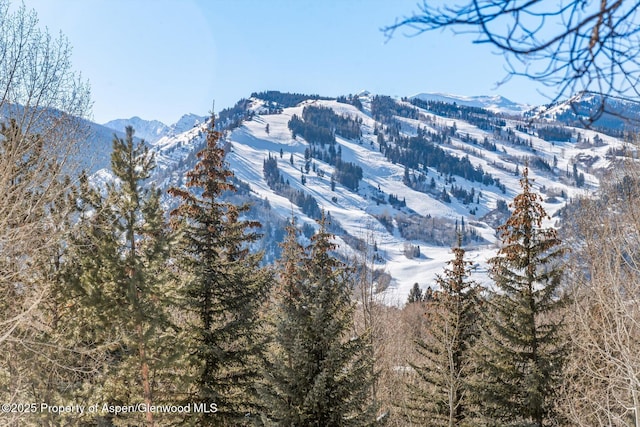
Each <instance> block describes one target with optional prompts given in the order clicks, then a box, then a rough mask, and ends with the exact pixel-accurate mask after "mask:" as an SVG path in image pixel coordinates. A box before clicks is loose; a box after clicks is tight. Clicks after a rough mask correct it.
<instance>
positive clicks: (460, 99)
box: [410, 92, 531, 116]
mask: <svg viewBox="0 0 640 427" xmlns="http://www.w3.org/2000/svg"><path fill="white" fill-rule="evenodd" d="M410 98H411V99H413V98H417V99H421V100H423V101H438V102H447V103H454V102H455V103H457V104H460V105H466V106H468V107H478V108H484V109H486V110H489V111H493V112H495V113H504V114H510V115H518V116H519V115H522V113H524V112H525V111H527V110H529V109H530V108H531V107H530V106H528V105H525V104H518V103H517V102H513V101H511V100H510V99H507V98H505V97H504V96H502V95H479V96H462V95H454V94H450V93H440V92H435V93H429V92H427V93H419V94H416V95H413V96H411V97H410Z"/></svg>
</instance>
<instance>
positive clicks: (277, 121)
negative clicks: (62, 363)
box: [101, 92, 624, 303]
mask: <svg viewBox="0 0 640 427" xmlns="http://www.w3.org/2000/svg"><path fill="white" fill-rule="evenodd" d="M387 99H388V100H389V102H390V103H391V104H393V108H392V109H391V110H389V111H388V112H386V113H385V112H383V113H381V112H380V108H381V107H380V105H381V104H380V102H379V98H378V97H375V96H373V95H371V94H369V93H368V92H361V93H360V94H359V95H358V96H356V97H354V98H352V99H350V100H348V102H349V103H344V102H337V101H335V100H319V99H315V100H314V99H307V100H304V101H302V102H300V103H298V102H297V99H296V102H290V103H288V102H287V98H286V97H284V98H283V99H282V100H280V99H279V100H278V101H275V100H264V99H256V98H251V99H249V101H248V102H243V104H242V108H241V109H239V107H234V108H235V109H233V110H232V113H233V117H238V115H239V114H240V115H241V116H242V117H244V120H242V121H240V122H237V121H229V123H231V122H235V124H234V125H233V128H232V129H229V130H228V131H227V133H226V137H225V141H224V142H223V143H224V144H225V146H226V148H227V150H228V154H227V159H226V160H227V162H228V164H229V167H230V168H231V170H232V171H233V172H234V173H235V176H236V178H238V179H239V180H240V181H242V182H244V183H245V184H246V185H245V188H246V189H248V191H249V193H248V194H249V195H250V196H251V197H253V200H257V201H264V200H267V201H268V206H269V213H268V216H269V217H271V218H276V217H277V218H281V219H286V218H288V217H289V216H290V215H291V213H292V212H293V214H294V215H296V216H297V217H298V223H299V224H306V225H307V227H309V226H315V220H314V218H313V217H314V214H313V213H310V212H313V211H310V210H309V209H308V206H306V201H308V200H307V199H310V198H313V200H314V201H315V203H317V206H318V207H319V208H320V209H322V210H324V211H325V212H326V213H327V214H330V216H331V220H332V222H333V223H334V230H335V233H336V234H337V236H338V237H337V239H338V243H339V244H340V247H341V251H342V252H343V254H345V256H350V255H353V254H354V253H355V251H356V248H357V247H358V246H360V245H361V244H362V243H363V242H368V243H369V251H370V253H371V254H372V256H373V257H374V260H375V267H376V268H377V269H379V270H381V271H385V272H387V273H388V274H389V275H390V276H391V277H392V280H391V283H390V285H389V287H388V288H387V290H386V292H387V295H388V298H387V301H389V302H398V303H402V302H403V301H404V300H405V299H406V295H407V294H408V292H409V290H410V288H411V287H412V285H413V283H415V282H417V283H419V284H420V286H421V287H423V288H426V287H427V286H434V278H435V275H436V274H439V273H441V272H442V269H443V267H444V265H445V263H446V262H447V261H448V260H449V259H451V257H452V254H451V250H450V247H451V245H454V244H455V242H456V240H457V235H458V233H462V234H463V235H464V238H465V247H466V249H467V250H468V257H469V259H470V260H471V261H472V262H473V263H474V264H475V266H476V273H477V274H476V277H475V278H476V280H479V281H480V282H483V281H485V282H486V281H487V278H486V260H487V259H488V258H489V257H490V256H492V255H493V254H494V253H495V244H496V243H497V237H496V232H495V228H496V227H497V226H498V225H500V224H501V223H502V221H504V219H505V218H506V217H507V216H508V212H506V211H505V207H506V203H508V202H510V201H511V200H512V199H513V197H514V196H515V195H516V194H517V193H518V192H519V179H520V176H519V172H520V171H521V170H522V168H524V167H525V164H529V167H530V177H532V178H533V179H534V188H535V189H536V190H537V191H539V192H540V193H541V194H542V196H543V198H544V200H545V202H544V206H545V208H546V209H547V211H548V213H549V214H550V215H554V214H555V213H557V212H558V211H559V210H560V209H561V208H562V207H563V206H565V204H566V203H567V202H568V201H569V200H570V199H571V198H572V197H574V196H576V195H580V194H585V193H587V192H590V191H593V190H595V189H597V187H598V181H599V177H600V174H601V173H602V172H603V171H604V170H605V169H606V168H607V167H609V165H610V161H611V159H612V156H613V155H614V154H615V153H616V152H617V151H621V149H622V147H623V146H624V144H623V142H621V141H620V140H618V139H616V138H614V137H611V136H607V135H605V134H603V133H598V132H595V131H592V130H585V129H579V128H571V127H562V129H563V132H564V134H562V133H560V135H561V136H562V135H564V136H565V138H560V139H554V138H553V135H554V133H553V132H552V131H556V132H557V129H555V126H560V125H558V124H550V123H549V122H547V121H545V122H541V123H537V124H531V123H530V122H528V121H521V120H519V119H518V118H517V117H508V116H504V115H495V116H491V113H486V114H485V113H482V114H480V116H478V112H477V111H475V110H474V111H471V112H467V111H464V110H460V109H459V108H457V107H455V114H453V113H451V114H450V112H449V111H448V110H447V109H446V108H440V107H441V106H440V107H439V108H440V109H439V110H438V111H435V110H434V111H430V110H427V109H424V108H418V107H416V106H415V105H412V104H410V102H407V101H400V100H391V98H388V97H387ZM421 99H422V98H421ZM456 99H457V100H456V101H455V102H456V105H458V106H460V105H463V104H461V103H460V102H459V99H461V98H460V97H458V98H456ZM469 99H471V98H469ZM438 100H439V101H441V102H445V101H444V100H443V99H438ZM476 101H477V100H476ZM494 101H495V104H496V105H498V104H500V105H503V106H505V105H509V103H508V102H506V101H503V100H501V99H496V100H494ZM478 102H480V101H478ZM487 102H489V101H487ZM290 104H291V105H290ZM420 105H424V104H420ZM465 105H466V104H465ZM473 106H474V107H475V106H478V105H473ZM276 107H277V108H276ZM314 107H315V108H316V109H320V110H319V111H325V112H326V111H327V109H328V110H330V111H331V114H330V115H331V116H332V117H333V120H338V119H336V117H342V118H343V119H344V120H348V121H350V123H352V124H353V123H357V126H358V128H359V131H360V133H359V134H358V136H356V137H350V138H346V137H343V136H341V135H340V132H339V131H338V130H336V129H337V127H335V126H334V125H331V126H330V127H331V129H329V128H327V129H328V132H329V134H331V133H332V132H333V133H334V134H335V147H334V148H335V150H336V151H337V152H339V153H340V154H339V158H340V161H341V162H342V164H343V165H344V164H347V163H352V164H353V165H354V166H357V167H358V168H360V169H361V171H362V179H361V180H359V183H358V185H357V189H355V188H353V186H351V187H350V186H347V184H341V183H340V181H339V180H336V179H332V176H334V177H335V176H337V175H338V173H339V171H338V165H337V163H336V162H335V161H331V160H330V159H329V158H328V157H327V156H324V157H323V155H322V153H323V152H324V151H322V150H325V151H326V150H327V149H328V148H327V147H328V146H329V145H331V144H329V145H327V146H323V147H324V148H322V149H320V147H321V146H320V145H319V144H318V143H317V142H316V143H313V141H308V140H306V139H305V138H304V137H303V136H302V135H303V132H302V133H301V132H298V134H297V135H295V136H294V135H293V134H292V131H291V127H290V123H292V122H293V121H295V120H300V119H301V118H303V117H305V114H304V111H305V108H314ZM486 107H487V103H486V102H485V103H484V104H483V105H482V108H486ZM322 108H324V109H325V110H321V109H322ZM394 108H395V110H394ZM452 108H453V107H452ZM392 111H395V113H393V112H392ZM452 111H453V110H452ZM502 111H504V110H502ZM467 113H469V115H468V116H467V115H465V114H467ZM229 114H231V113H229ZM447 114H449V115H447ZM483 114H484V115H483ZM220 115H221V116H222V117H224V112H221V114H220ZM454 116H455V117H456V118H452V117H454ZM294 117H297V119H294ZM459 117H466V118H465V120H462V119H460V118H459ZM304 120H311V119H309V118H307V119H304ZM304 120H303V121H304ZM305 123H306V122H305ZM206 126H207V124H206V122H205V121H204V119H203V118H202V117H197V116H195V117H191V116H190V117H189V118H188V119H185V120H184V126H182V127H181V126H174V127H173V129H174V131H175V134H171V133H170V134H168V135H165V136H164V137H162V138H160V139H159V140H157V141H155V142H154V143H153V144H152V150H153V151H154V152H155V153H156V159H157V163H158V168H157V172H156V176H155V179H154V181H155V182H156V183H157V184H158V185H160V186H161V187H165V188H166V187H168V186H170V185H183V184H184V179H183V177H184V173H185V172H186V171H187V170H189V169H190V168H191V167H193V164H194V163H195V161H196V159H195V153H196V152H197V150H199V149H201V148H202V147H203V144H204V137H205V130H206ZM549 126H551V128H550V129H551V130H549V129H548V127H549ZM179 129H184V130H185V131H184V132H178V130H179ZM308 135H311V134H308ZM567 135H568V136H567ZM309 137H311V136H309ZM542 137H544V139H543V138H542ZM412 138H413V139H412ZM411 141H413V142H411ZM412 144H413V145H416V144H417V146H420V145H421V144H422V145H428V146H430V147H432V149H433V150H435V151H432V152H430V153H431V154H429V155H430V156H431V157H432V158H431V159H429V158H428V156H426V157H424V158H420V159H418V161H416V159H413V158H411V156H412V155H413V154H410V155H409V156H404V157H403V156H402V153H406V152H408V151H407V150H409V146H410V145H412ZM314 150H315V151H314ZM317 150H320V151H317ZM410 153H413V152H410ZM416 153H418V151H416ZM394 156H396V157H394ZM398 156H399V157H398ZM420 156H422V154H420ZM434 156H439V157H441V158H442V159H443V160H438V161H434V160H433V157H434ZM268 159H271V160H269V161H270V162H271V163H272V164H273V163H275V164H276V165H277V173H279V175H280V176H281V179H280V182H281V184H278V185H276V186H274V184H273V182H269V181H268V180H267V179H266V178H265V172H264V167H265V166H264V165H265V163H266V162H265V161H266V160H268ZM402 159H404V160H402ZM426 162H428V164H427V163H426ZM456 162H457V163H456ZM408 164H411V166H407V165H408ZM452 165H453V166H452ZM456 165H458V166H460V165H466V169H460V168H458V169H455V166H456ZM474 171H475V175H476V178H474V177H473V176H472V175H474ZM478 173H479V174H480V175H479V176H480V177H481V178H480V179H478V178H477V175H478ZM483 174H484V175H483ZM101 179H104V176H102V177H101ZM578 185H579V186H578ZM278 186H279V188H275V187H278ZM283 188H284V189H285V190H283ZM301 195H304V197H302V196H301ZM447 196H448V197H447ZM304 198H307V199H305V200H306V201H305V205H304V206H303V203H301V202H300V200H301V199H304ZM257 219H259V220H262V221H265V217H264V216H263V217H259V218H257ZM556 221H557V218H554V219H552V220H551V221H549V224H550V225H557V223H556ZM267 228H269V227H267ZM270 233H271V234H274V235H277V234H278V233H272V231H269V232H267V234H270ZM279 235H280V236H281V235H282V233H280V234H279ZM267 237H268V238H270V237H271V235H269V236H267ZM273 246H275V245H273ZM416 249H417V250H416Z"/></svg>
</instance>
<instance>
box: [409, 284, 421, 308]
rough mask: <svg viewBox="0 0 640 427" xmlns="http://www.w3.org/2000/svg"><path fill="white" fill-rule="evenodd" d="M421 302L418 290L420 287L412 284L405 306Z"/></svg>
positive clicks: (419, 290)
mask: <svg viewBox="0 0 640 427" xmlns="http://www.w3.org/2000/svg"><path fill="white" fill-rule="evenodd" d="M421 301H422V289H420V285H418V282H416V283H414V284H413V287H412V288H411V290H410V291H409V296H408V297H407V304H412V303H414V302H421Z"/></svg>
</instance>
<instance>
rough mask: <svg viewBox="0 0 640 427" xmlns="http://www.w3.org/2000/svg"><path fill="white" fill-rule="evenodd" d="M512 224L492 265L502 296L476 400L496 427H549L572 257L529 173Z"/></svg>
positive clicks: (485, 333) (484, 344) (490, 321)
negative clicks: (564, 263)
mask: <svg viewBox="0 0 640 427" xmlns="http://www.w3.org/2000/svg"><path fill="white" fill-rule="evenodd" d="M520 185H521V187H522V192H521V193H520V194H519V195H518V196H516V198H515V199H514V201H513V205H512V207H513V208H514V211H513V213H512V214H511V217H510V218H509V219H508V220H507V222H506V224H504V225H503V226H501V227H500V228H499V231H500V237H501V239H502V244H503V245H502V247H501V248H500V249H499V251H498V254H497V255H496V256H495V257H494V258H492V259H490V260H489V262H490V265H491V269H490V276H491V278H492V279H493V280H494V281H495V285H496V289H495V290H494V291H492V292H490V293H489V298H488V301H487V302H488V304H489V306H490V308H491V309H490V310H488V315H487V316H486V318H485V319H484V322H483V328H482V337H481V340H480V345H479V346H478V349H477V352H476V356H477V358H478V365H479V370H480V372H481V373H482V374H481V376H480V377H479V378H478V383H477V384H476V387H474V390H475V397H476V398H477V399H478V401H479V407H480V408H479V409H480V410H479V412H480V414H481V415H482V416H483V417H484V418H485V420H486V421H487V422H489V423H496V422H497V423H500V424H503V425H531V426H537V427H542V426H547V425H552V424H553V423H554V410H553V407H554V400H555V398H556V396H557V391H558V386H559V381H560V374H561V371H562V367H563V356H564V347H563V342H562V339H561V338H562V337H561V327H562V323H561V321H560V320H558V319H557V316H556V314H557V309H558V308H559V307H560V306H561V305H562V304H563V303H564V298H563V297H562V296H561V295H560V289H559V287H560V284H561V276H562V268H561V265H560V263H561V260H562V257H563V254H564V249H563V248H562V246H561V242H560V240H559V239H558V237H557V234H556V231H555V230H554V229H551V228H543V227H542V221H543V220H544V219H546V218H547V215H546V212H545V210H544V208H543V207H542V205H541V204H540V201H541V197H540V196H539V195H538V194H536V193H534V192H533V189H532V188H531V182H530V181H529V176H528V168H525V169H524V171H523V173H522V179H521V180H520Z"/></svg>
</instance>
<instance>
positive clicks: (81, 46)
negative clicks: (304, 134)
mask: <svg viewBox="0 0 640 427" xmlns="http://www.w3.org/2000/svg"><path fill="white" fill-rule="evenodd" d="M24 2H25V4H26V6H27V7H28V8H33V9H35V10H36V12H37V13H38V16H39V18H40V23H41V25H42V26H46V27H47V28H48V29H49V31H50V32H51V33H54V34H57V33H58V32H62V33H63V34H64V35H65V36H66V37H67V38H68V39H69V41H70V43H71V45H72V46H73V57H72V61H73V64H74V68H75V69H76V70H77V71H79V72H81V73H82V75H83V77H84V78H86V79H88V80H89V82H90V84H91V90H92V99H93V102H94V105H93V118H94V120H95V121H97V122H99V123H103V122H106V121H108V120H111V119H115V118H128V117H132V116H140V117H142V118H144V119H158V120H161V121H163V122H165V123H167V124H171V123H173V122H175V121H177V120H178V118H179V117H180V116H182V115H183V114H185V113H196V114H201V115H206V114H208V112H209V111H211V108H212V102H213V100H215V110H216V111H219V110H221V109H222V108H225V107H229V106H232V105H233V104H234V103H235V102H236V101H237V100H238V99H240V98H242V97H248V96H249V95H250V93H251V92H254V91H261V90H280V91H290V92H304V93H317V94H320V95H327V96H336V95H341V94H345V95H346V94H349V93H355V92H358V91H360V90H362V89H366V90H369V91H371V92H373V93H379V94H385V95H392V96H410V95H414V94H416V93H419V92H446V93H453V94H459V95H495V94H501V95H503V96H506V97H507V98H510V99H512V100H513V101H517V102H523V103H543V102H546V101H547V99H546V98H545V97H543V96H541V95H540V94H539V93H538V91H537V90H536V87H534V86H533V85H532V84H531V83H530V82H529V81H527V80H525V79H516V78H514V79H512V80H511V81H510V82H508V83H507V84H505V85H503V86H501V87H499V88H497V89H496V85H495V84H496V82H497V81H499V80H501V79H502V78H503V77H504V76H505V70H504V64H505V63H504V60H503V58H502V57H501V56H499V55H496V54H495V52H492V50H491V48H490V47H488V46H484V45H474V44H472V43H471V41H472V40H473V39H472V37H471V36H467V35H455V36H454V35H453V34H452V33H451V32H449V31H445V32H436V33H427V34H423V35H420V36H417V37H405V36H404V35H403V34H402V33H397V34H396V35H395V36H394V38H392V39H391V40H388V41H387V40H386V39H385V37H384V35H383V34H382V32H381V31H380V28H381V27H383V26H385V25H389V24H392V23H393V22H394V20H395V19H397V18H401V17H402V16H405V15H410V14H411V13H412V12H413V11H415V10H417V6H416V5H417V1H416V0H322V1H321V0H313V1H312V0H56V1H52V0H24ZM13 3H14V6H15V5H17V4H18V0H13Z"/></svg>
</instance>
